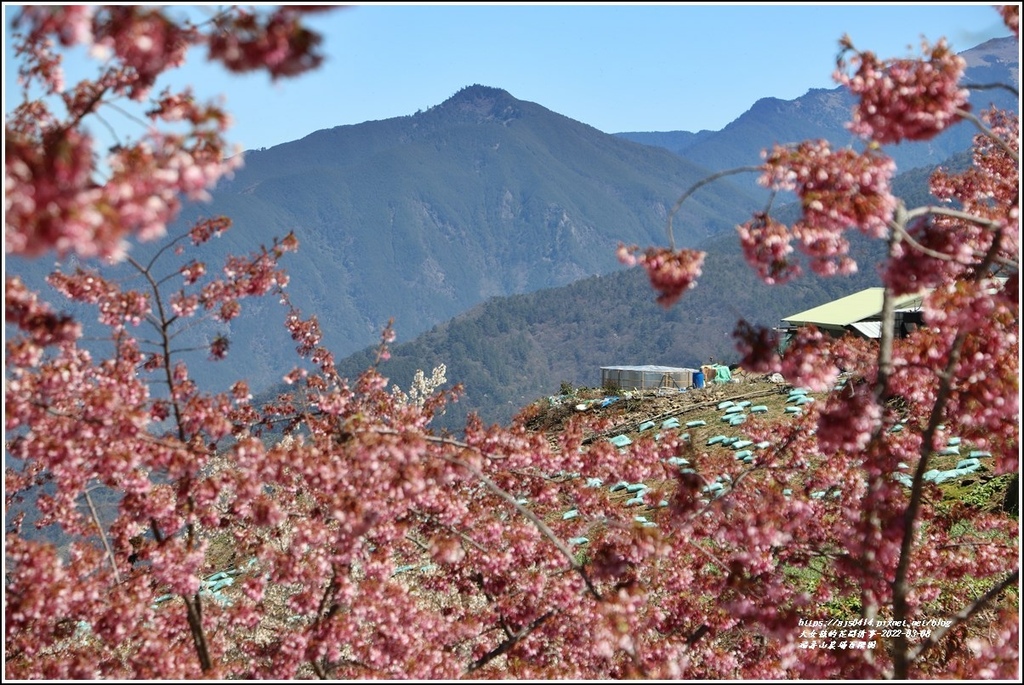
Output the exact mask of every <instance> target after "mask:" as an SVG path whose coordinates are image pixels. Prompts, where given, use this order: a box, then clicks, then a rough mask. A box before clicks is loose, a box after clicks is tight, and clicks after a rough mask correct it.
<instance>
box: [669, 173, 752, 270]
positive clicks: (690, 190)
mask: <svg viewBox="0 0 1024 685" xmlns="http://www.w3.org/2000/svg"><path fill="white" fill-rule="evenodd" d="M752 171H763V169H762V168H761V167H760V166H743V167H737V168H735V169H727V170H725V171H719V172H718V173H717V174H711V175H710V176H706V177H704V178H702V179H701V180H699V181H697V182H696V183H694V184H693V185H692V186H690V187H689V188H688V189H687V190H686V192H685V193H683V194H682V195H680V196H679V199H678V200H676V203H675V204H674V205H672V209H671V211H669V213H668V224H667V226H666V227H665V232H666V233H667V234H668V246H669V247H671V248H672V249H673V250H674V249H676V241H675V239H674V238H673V237H672V217H674V216H675V215H676V212H678V211H679V208H680V207H682V206H683V203H684V202H686V198H688V197H690V196H691V195H693V194H694V193H695V192H696V191H697V190H698V189H700V188H702V187H703V186H706V185H707V184H708V183H711V182H713V181H717V180H718V179H720V178H724V177H726V176H732V175H734V174H742V173H747V172H752Z"/></svg>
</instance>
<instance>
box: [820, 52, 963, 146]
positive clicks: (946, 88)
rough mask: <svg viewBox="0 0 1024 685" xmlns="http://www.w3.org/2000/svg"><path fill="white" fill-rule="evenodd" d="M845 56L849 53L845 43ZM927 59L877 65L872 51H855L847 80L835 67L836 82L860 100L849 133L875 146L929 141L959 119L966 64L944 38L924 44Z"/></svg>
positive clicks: (903, 60) (842, 64)
mask: <svg viewBox="0 0 1024 685" xmlns="http://www.w3.org/2000/svg"><path fill="white" fill-rule="evenodd" d="M843 47H844V52H845V51H847V50H853V46H852V44H851V43H850V42H849V39H848V38H847V39H844V41H843ZM922 52H923V56H924V57H925V58H926V59H893V60H885V61H883V60H879V59H878V58H877V57H876V56H875V55H874V53H872V52H856V51H854V57H853V58H852V60H851V61H852V62H853V64H855V65H856V66H857V69H856V71H855V72H854V73H853V74H852V75H851V74H848V73H847V72H846V71H845V67H846V64H845V62H844V61H843V60H840V62H839V68H838V69H837V70H836V72H835V75H834V78H835V80H836V82H838V83H840V84H842V85H844V86H846V87H847V88H849V89H850V92H852V93H853V94H854V95H856V96H858V97H859V98H860V101H859V103H858V104H857V106H856V107H855V108H854V110H853V119H852V121H851V122H850V130H851V131H853V132H854V133H856V134H857V135H859V136H861V137H863V138H866V139H871V140H874V141H876V142H878V143H882V144H885V143H898V142H900V141H902V140H928V139H929V138H933V137H935V136H936V135H938V134H939V133H941V132H942V131H943V130H945V129H946V128H947V127H949V126H950V125H951V124H953V123H956V122H957V121H958V120H959V119H960V116H959V114H957V110H962V109H963V108H964V107H965V106H966V105H967V96H968V91H967V89H966V88H961V87H960V78H961V77H962V76H963V71H964V68H965V67H966V65H967V63H966V62H965V61H964V59H963V58H962V57H960V56H959V55H957V54H956V53H955V52H953V51H952V50H951V49H950V47H949V45H948V44H947V43H946V41H945V39H941V40H939V42H937V43H936V44H935V45H934V46H929V45H928V44H927V43H924V44H923V45H922Z"/></svg>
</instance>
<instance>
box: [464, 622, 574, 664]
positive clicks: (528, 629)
mask: <svg viewBox="0 0 1024 685" xmlns="http://www.w3.org/2000/svg"><path fill="white" fill-rule="evenodd" d="M554 615H555V612H554V611H549V612H547V613H546V614H543V615H541V616H538V617H537V618H536V619H535V620H534V621H532V622H531V623H530V624H528V625H526V626H524V627H523V628H522V629H521V630H520V631H519V632H517V633H515V634H514V635H512V636H511V637H509V638H508V639H507V640H505V641H503V642H502V643H501V644H500V645H498V646H497V647H495V648H494V649H492V650H491V651H489V652H487V654H484V655H483V656H482V657H480V658H479V659H477V660H476V661H474V662H473V663H472V664H470V666H469V668H468V669H466V673H467V674H469V673H472V672H474V671H477V670H479V669H481V668H483V667H484V666H486V665H487V664H488V663H490V662H491V661H493V660H494V659H496V658H498V657H499V656H501V655H502V654H504V653H505V652H507V651H508V650H510V649H512V648H513V647H515V646H516V645H517V644H518V643H519V642H521V641H522V640H523V639H524V638H526V637H527V636H529V634H530V633H532V632H533V631H534V630H536V629H537V628H539V627H540V626H542V625H543V624H544V622H545V621H547V620H548V619H549V618H551V617H552V616H554Z"/></svg>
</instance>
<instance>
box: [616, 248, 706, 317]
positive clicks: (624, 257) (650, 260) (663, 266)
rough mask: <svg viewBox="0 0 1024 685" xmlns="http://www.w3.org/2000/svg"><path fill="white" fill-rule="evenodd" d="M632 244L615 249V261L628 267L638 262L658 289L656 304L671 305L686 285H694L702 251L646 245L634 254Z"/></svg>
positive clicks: (701, 263)
mask: <svg viewBox="0 0 1024 685" xmlns="http://www.w3.org/2000/svg"><path fill="white" fill-rule="evenodd" d="M639 250H640V248H639V247H637V246H636V245H634V246H632V247H626V246H625V245H620V246H619V249H618V256H619V261H620V262H622V263H623V264H626V265H628V266H634V265H636V264H640V265H641V266H642V267H643V268H644V269H645V270H646V271H647V277H648V278H649V279H650V281H651V287H653V288H654V289H655V290H656V291H658V303H659V304H661V305H662V306H663V307H671V306H672V305H673V304H675V302H676V300H678V299H679V298H680V297H682V295H683V293H685V292H686V291H687V290H689V289H690V288H692V287H694V286H695V285H696V284H697V283H696V281H697V279H698V278H699V277H700V273H701V267H702V266H703V265H704V253H703V252H700V251H698V250H673V249H669V248H654V247H649V248H647V250H646V251H644V253H643V254H641V255H639V256H637V255H636V253H637V252H638V251H639Z"/></svg>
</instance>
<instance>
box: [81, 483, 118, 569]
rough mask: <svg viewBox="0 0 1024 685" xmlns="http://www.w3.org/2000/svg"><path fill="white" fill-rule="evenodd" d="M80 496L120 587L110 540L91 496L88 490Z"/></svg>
mask: <svg viewBox="0 0 1024 685" xmlns="http://www.w3.org/2000/svg"><path fill="white" fill-rule="evenodd" d="M82 494H84V495H85V503H86V504H87V505H88V507H89V515H90V516H92V522H93V523H94V524H96V530H97V531H98V532H99V534H100V540H101V541H102V542H103V549H104V550H105V552H106V556H107V561H109V562H110V568H111V570H113V571H114V582H116V583H117V584H118V585H120V584H121V572H120V571H118V570H117V560H116V559H115V558H114V550H113V549H111V547H110V539H109V538H108V537H107V531H105V530H104V529H103V525H102V524H101V523H100V516H99V513H98V512H97V511H96V505H95V504H94V503H93V501H92V495H90V494H89V489H88V488H86V489H85V491H84V492H83V493H82Z"/></svg>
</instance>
